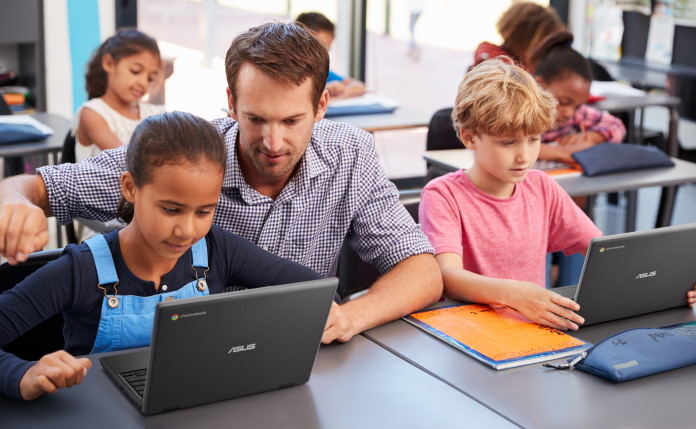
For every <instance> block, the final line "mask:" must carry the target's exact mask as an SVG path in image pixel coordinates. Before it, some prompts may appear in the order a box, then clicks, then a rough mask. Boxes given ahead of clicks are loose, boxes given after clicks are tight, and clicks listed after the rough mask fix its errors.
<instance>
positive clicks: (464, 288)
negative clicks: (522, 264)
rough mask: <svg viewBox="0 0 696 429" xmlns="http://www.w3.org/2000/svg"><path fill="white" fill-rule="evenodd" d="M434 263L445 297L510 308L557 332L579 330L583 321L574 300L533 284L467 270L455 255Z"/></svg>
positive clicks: (441, 257) (451, 254)
mask: <svg viewBox="0 0 696 429" xmlns="http://www.w3.org/2000/svg"><path fill="white" fill-rule="evenodd" d="M435 260H436V261H437V263H438V264H439V266H440V270H441V271H442V280H443V283H444V288H445V294H446V295H447V296H450V297H452V298H454V299H457V300H460V301H467V302H476V303H481V304H503V305H508V306H510V307H513V308H514V309H516V310H517V311H519V312H520V313H521V314H522V315H524V316H525V317H527V318H528V319H529V320H531V321H532V322H535V323H540V324H542V325H547V326H551V327H553V328H559V329H573V330H577V329H578V324H582V323H583V322H584V319H583V318H582V317H581V316H579V315H577V314H576V313H574V312H573V311H578V310H579V309H580V306H579V305H578V304H577V303H575V302H574V301H572V300H570V299H568V298H564V297H562V296H560V295H559V294H557V293H555V292H552V291H550V290H547V289H544V288H542V287H540V286H538V285H536V284H534V283H530V282H523V281H518V280H501V279H494V278H491V277H486V276H482V275H479V274H475V273H472V272H471V271H467V270H465V269H464V268H463V266H462V257H461V256H460V255H457V254H456V253H440V254H438V255H436V256H435Z"/></svg>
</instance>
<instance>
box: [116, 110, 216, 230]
mask: <svg viewBox="0 0 696 429" xmlns="http://www.w3.org/2000/svg"><path fill="white" fill-rule="evenodd" d="M203 161H208V162H211V163H213V164H217V165H219V166H220V169H221V170H222V171H225V166H226V163H227V150H226V147H225V142H224V140H223V138H222V136H221V135H220V133H219V132H217V130H216V129H215V127H214V126H213V125H212V124H211V123H210V122H208V121H206V120H205V119H203V118H199V117H198V116H195V115H192V114H190V113H186V112H169V113H162V114H159V115H155V116H150V117H148V118H145V119H143V121H142V122H141V123H140V124H138V126H137V127H136V128H135V131H134V132H133V135H132V136H131V139H130V143H129V144H128V149H127V152H126V171H129V172H130V173H131V174H132V175H133V180H134V181H135V184H136V186H138V187H142V186H144V185H147V184H148V183H151V181H152V171H153V170H154V169H155V168H157V167H161V166H163V165H165V164H185V163H199V162H203ZM133 210H134V208H133V205H132V204H131V203H129V202H128V201H126V200H125V198H123V196H121V201H120V203H119V206H118V210H117V214H118V217H119V218H121V219H123V220H124V221H126V222H127V223H130V221H131V220H132V219H133Z"/></svg>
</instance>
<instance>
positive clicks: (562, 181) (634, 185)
mask: <svg viewBox="0 0 696 429" xmlns="http://www.w3.org/2000/svg"><path fill="white" fill-rule="evenodd" d="M423 157H424V158H425V160H426V161H428V162H429V163H431V164H433V165H436V166H438V167H440V168H442V169H444V170H448V171H457V170H459V169H462V168H469V167H471V165H473V162H474V158H473V153H472V151H470V150H468V149H449V150H434V151H427V152H425V155H424V156H423ZM672 161H674V164H675V166H674V167H670V168H655V169H649V170H638V171H629V172H625V173H616V174H606V175H603V176H595V177H587V176H573V177H562V178H557V179H556V180H557V181H558V184H559V185H561V187H562V188H563V189H565V191H566V192H568V194H569V195H570V196H578V195H594V194H598V193H603V192H618V191H631V190H635V189H640V188H647V187H650V186H662V187H663V193H662V200H661V201H660V207H659V210H658V216H657V222H656V227H662V226H669V225H670V221H671V219H672V211H673V209H674V200H675V198H676V186H677V185H683V184H685V183H690V182H696V164H695V163H692V162H689V161H684V160H681V159H677V158H672ZM626 211H627V213H626V231H632V230H633V228H631V226H632V225H635V205H634V206H633V207H631V206H629V207H628V208H627V210H626Z"/></svg>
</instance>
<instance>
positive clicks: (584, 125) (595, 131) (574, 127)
mask: <svg viewBox="0 0 696 429" xmlns="http://www.w3.org/2000/svg"><path fill="white" fill-rule="evenodd" d="M572 43H573V35H572V34H571V33H569V32H567V31H562V32H558V33H554V34H552V35H550V36H548V37H547V38H546V39H545V40H544V41H542V43H541V44H540V45H539V47H538V48H537V49H536V50H535V51H534V53H533V55H532V61H533V62H534V63H535V64H536V68H535V71H534V74H535V76H536V79H537V81H538V82H539V83H540V84H541V86H542V87H543V88H545V89H546V90H548V91H549V92H551V93H552V94H553V96H554V97H555V98H556V100H558V106H557V107H556V110H557V114H556V123H555V124H554V129H552V130H550V131H547V132H545V133H544V134H543V135H542V137H541V140H542V142H543V143H549V142H555V143H557V144H554V145H548V144H544V145H542V147H541V151H540V153H539V159H548V160H553V161H561V162H573V158H572V156H571V155H572V154H573V153H575V152H577V151H579V150H583V149H587V148H589V147H592V146H594V145H596V144H599V143H604V142H610V143H620V142H621V141H623V139H624V137H626V127H625V126H624V124H623V122H621V120H620V119H619V118H617V117H615V116H612V115H611V114H609V112H603V111H600V110H597V109H595V108H592V107H590V106H588V105H586V104H585V103H586V102H587V97H588V96H589V95H590V84H591V83H592V69H591V67H590V64H589V62H588V61H587V59H586V58H585V57H583V56H582V55H581V54H580V53H579V52H577V51H576V50H575V49H573V48H572V47H571V44H572Z"/></svg>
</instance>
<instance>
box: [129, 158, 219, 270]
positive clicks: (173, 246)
mask: <svg viewBox="0 0 696 429" xmlns="http://www.w3.org/2000/svg"><path fill="white" fill-rule="evenodd" d="M222 177H223V170H222V168H221V166H220V165H219V164H215V163H212V162H210V161H201V162H198V163H195V164H194V163H191V162H188V161H184V162H183V163H177V164H164V165H162V166H160V167H155V168H154V169H153V171H152V173H151V181H150V183H147V184H145V185H143V186H142V187H138V186H136V185H135V181H134V180H133V176H132V175H131V174H130V173H129V172H126V173H123V176H122V177H121V187H122V192H123V195H124V197H125V198H126V200H127V201H129V202H130V203H132V204H133V205H134V206H135V213H134V216H133V220H132V221H131V223H130V224H129V225H128V227H129V228H132V229H133V230H134V231H136V233H137V234H138V235H139V236H140V237H139V239H140V240H139V241H140V243H142V244H141V249H142V253H141V254H140V255H139V257H143V258H148V259H149V260H159V261H161V260H162V259H168V260H172V261H176V260H177V259H179V257H180V256H181V255H183V254H184V253H185V252H186V251H187V250H188V249H189V247H191V246H192V245H193V244H194V243H196V242H197V241H198V240H200V239H201V238H202V237H203V236H205V234H207V233H208V231H209V230H210V225H211V224H212V222H213V214H214V212H215V207H216V205H217V202H218V197H219V195H220V189H221V188H222Z"/></svg>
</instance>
